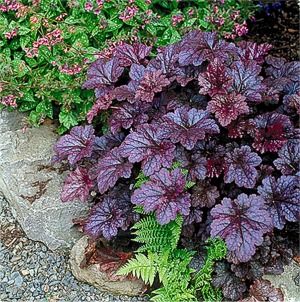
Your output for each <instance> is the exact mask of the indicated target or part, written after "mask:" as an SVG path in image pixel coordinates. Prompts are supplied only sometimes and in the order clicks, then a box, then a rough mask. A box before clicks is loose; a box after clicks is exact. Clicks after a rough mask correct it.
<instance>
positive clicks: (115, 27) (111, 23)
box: [105, 20, 123, 32]
mask: <svg viewBox="0 0 300 302" xmlns="http://www.w3.org/2000/svg"><path fill="white" fill-rule="evenodd" d="M122 26H123V22H122V21H121V20H119V21H116V22H114V21H111V20H107V28H106V29H105V30H106V32H112V31H115V30H118V29H119V28H121V27H122Z"/></svg>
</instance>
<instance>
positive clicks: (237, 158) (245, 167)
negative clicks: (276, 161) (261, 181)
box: [224, 146, 261, 188]
mask: <svg viewBox="0 0 300 302" xmlns="http://www.w3.org/2000/svg"><path fill="white" fill-rule="evenodd" d="M260 164H261V158H260V157H259V156H258V155H257V154H256V153H255V152H251V148H250V147H249V146H242V147H241V148H235V149H234V150H233V152H229V153H227V154H226V158H225V165H226V170H225V174H224V181H225V183H230V182H232V181H234V182H235V183H236V184H237V185H238V186H239V187H245V188H253V187H254V186H255V183H256V179H257V175H258V173H257V170H256V168H255V167H257V166H259V165H260Z"/></svg>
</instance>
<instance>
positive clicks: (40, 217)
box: [0, 111, 86, 250]
mask: <svg viewBox="0 0 300 302" xmlns="http://www.w3.org/2000/svg"><path fill="white" fill-rule="evenodd" d="M23 119H24V115H22V114H20V113H17V112H6V111H2V112H0V192H2V194H3V195H4V196H5V198H6V199H7V200H8V202H9V203H10V205H11V207H12V212H13V214H14V216H15V217H16V218H17V220H18V222H19V223H20V224H21V226H22V228H23V230H24V232H25V233H26V235H27V236H28V237H29V238H30V239H32V240H35V241H41V242H43V243H44V244H45V245H46V246H47V247H48V248H50V249H51V250H57V249H67V248H69V247H70V246H72V245H73V244H74V242H75V241H76V240H77V239H78V238H80V237H81V235H80V233H79V232H78V231H77V230H76V229H75V228H74V227H73V223H72V220H73V219H74V218H78V217H80V216H82V215H83V214H84V213H86V208H85V205H84V204H83V203H79V202H72V203H62V202H61V200H60V192H61V188H62V184H63V181H64V179H65V175H66V174H65V172H64V173H61V171H60V169H59V167H56V168H54V167H53V166H52V165H51V158H52V155H53V151H52V150H53V145H54V143H55V142H56V141H57V139H58V135H57V134H56V133H55V127H54V126H51V125H50V126H41V127H39V128H28V129H27V130H26V131H25V132H24V131H22V128H23V122H22V121H23Z"/></svg>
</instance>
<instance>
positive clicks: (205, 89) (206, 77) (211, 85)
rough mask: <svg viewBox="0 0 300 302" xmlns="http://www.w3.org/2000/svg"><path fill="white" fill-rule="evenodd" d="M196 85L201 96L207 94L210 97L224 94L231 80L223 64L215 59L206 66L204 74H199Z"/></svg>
mask: <svg viewBox="0 0 300 302" xmlns="http://www.w3.org/2000/svg"><path fill="white" fill-rule="evenodd" d="M198 84H199V86H200V91H199V93H201V94H209V95H210V96H214V95H215V94H226V93H227V90H228V89H229V88H230V86H231V85H232V78H231V77H230V76H229V74H228V68H227V67H226V66H225V64H224V63H223V62H222V61H221V60H220V59H218V58H216V59H214V61H212V62H211V63H210V64H209V65H208V67H207V70H206V72H203V73H200V74H199V77H198Z"/></svg>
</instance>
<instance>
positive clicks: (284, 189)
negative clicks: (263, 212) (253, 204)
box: [257, 176, 300, 230]
mask: <svg viewBox="0 0 300 302" xmlns="http://www.w3.org/2000/svg"><path fill="white" fill-rule="evenodd" d="M299 183H300V182H299V177H298V176H281V177H280V178H278V179H277V180H276V179H275V178H274V177H272V176H269V177H267V178H265V179H264V180H263V181H262V186H259V187H258V189H257V191H258V193H259V194H260V195H261V197H262V198H263V199H264V200H265V202H266V203H267V204H268V206H269V211H270V214H271V217H272V219H273V224H274V226H275V227H276V228H277V229H279V230H282V229H283V227H284V225H285V223H286V220H287V221H292V222H296V221H299V220H300V186H299Z"/></svg>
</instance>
